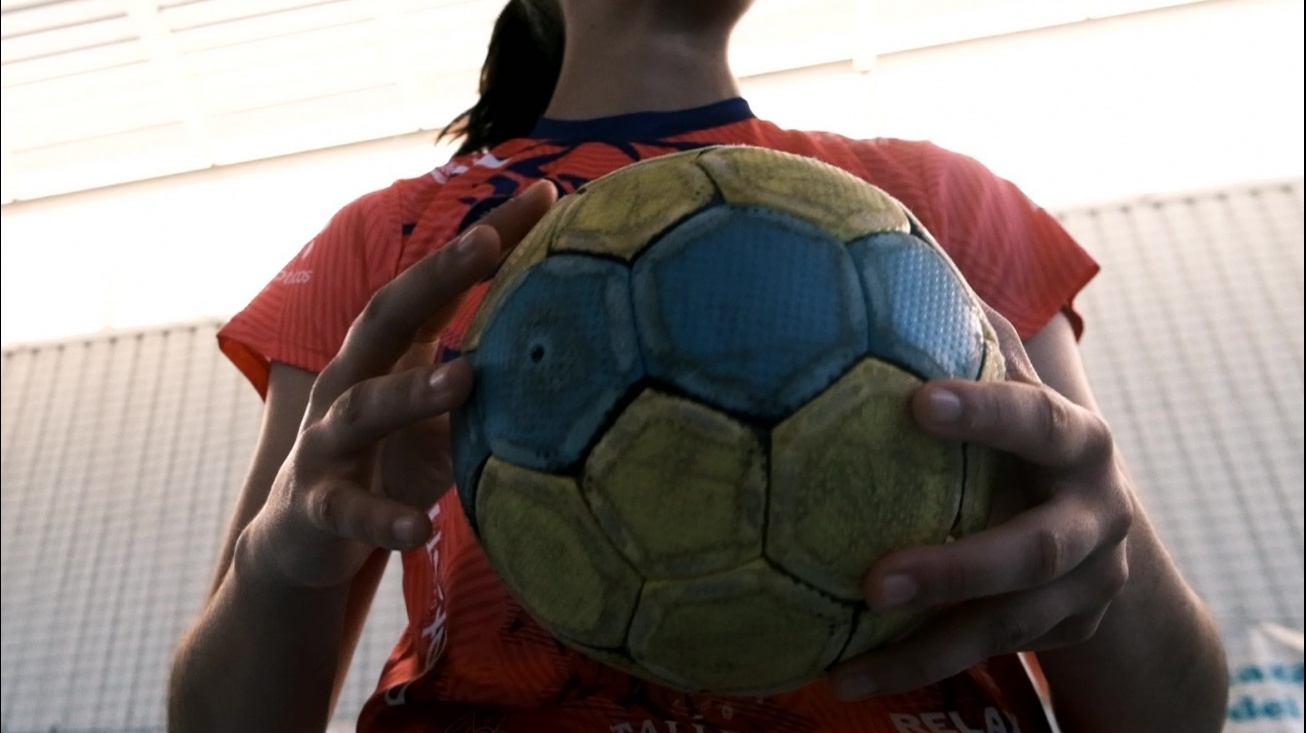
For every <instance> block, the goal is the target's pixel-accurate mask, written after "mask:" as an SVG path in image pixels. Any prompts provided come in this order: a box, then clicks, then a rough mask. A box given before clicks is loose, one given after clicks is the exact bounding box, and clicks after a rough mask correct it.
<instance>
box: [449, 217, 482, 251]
mask: <svg viewBox="0 0 1306 733" xmlns="http://www.w3.org/2000/svg"><path fill="white" fill-rule="evenodd" d="M480 228H481V225H480V224H478V225H476V226H474V227H472V228H471V229H468V230H467V231H465V232H463V235H462V236H461V237H459V238H458V242H457V243H456V244H454V249H455V250H457V252H458V254H460V255H462V256H464V257H466V256H467V255H469V254H471V253H472V252H474V251H475V250H476V240H477V238H479V237H480V235H479V234H477V233H476V230H477V229H480Z"/></svg>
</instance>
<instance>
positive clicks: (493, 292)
mask: <svg viewBox="0 0 1306 733" xmlns="http://www.w3.org/2000/svg"><path fill="white" fill-rule="evenodd" d="M575 205H576V197H575V195H571V196H564V197H562V198H561V199H559V200H558V203H556V204H554V206H553V208H552V209H549V213H547V214H545V215H544V218H543V219H540V221H539V222H537V223H536V224H535V227H534V228H532V229H531V231H530V233H529V234H527V235H526V237H525V239H523V240H522V241H521V242H520V243H519V244H518V245H517V246H516V248H514V249H513V251H512V253H511V254H509V255H508V259H506V260H504V262H503V264H502V265H500V266H499V271H498V272H497V273H495V275H494V280H493V281H492V282H491V284H490V287H489V290H487V291H486V293H485V297H484V298H483V299H482V300H481V301H480V305H479V306H477V309H476V315H475V316H474V317H473V318H472V323H471V325H470V326H469V327H468V328H467V334H466V335H464V336H463V342H462V346H461V348H462V351H463V352H464V353H466V352H469V351H475V350H476V348H477V347H478V346H479V345H480V342H481V332H483V331H484V330H485V326H486V324H487V323H488V322H489V320H490V316H491V315H492V314H493V313H494V312H495V311H496V310H497V309H498V307H499V304H500V303H501V302H503V299H504V298H505V297H506V296H507V295H508V294H509V293H511V292H512V291H513V290H515V289H516V287H517V283H518V281H519V280H521V278H522V277H523V276H525V274H526V271H527V270H529V269H530V268H531V267H532V266H534V265H535V264H536V263H538V262H539V261H541V260H543V259H544V258H545V257H546V256H547V255H548V253H549V244H550V243H551V242H552V241H553V238H554V236H555V235H556V234H557V232H558V230H559V229H560V228H562V227H564V226H566V224H567V221H568V220H569V219H570V218H571V214H570V212H571V209H572V207H574V206H575ZM468 297H469V299H470V298H473V297H475V292H473V293H472V294H471V295H469V296H468Z"/></svg>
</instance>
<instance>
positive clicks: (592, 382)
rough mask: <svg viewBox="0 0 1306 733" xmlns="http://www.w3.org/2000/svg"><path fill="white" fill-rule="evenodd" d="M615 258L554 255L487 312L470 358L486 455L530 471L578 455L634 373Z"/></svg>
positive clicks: (624, 282) (636, 365) (628, 318)
mask: <svg viewBox="0 0 1306 733" xmlns="http://www.w3.org/2000/svg"><path fill="white" fill-rule="evenodd" d="M628 282H629V272H628V271H627V269H626V267H625V266H624V265H622V264H621V263H617V262H611V261H608V260H602V259H599V258H596V257H582V256H578V255H554V256H551V257H548V258H546V259H545V260H544V261H543V262H540V263H539V264H537V265H536V266H535V267H533V268H531V269H530V270H529V271H528V272H527V273H526V274H525V275H524V276H523V277H522V278H521V280H520V281H519V282H518V284H517V287H516V288H515V289H514V290H513V292H511V293H509V294H508V295H507V296H506V297H505V298H504V300H503V302H502V304H500V306H499V309H498V311H497V312H496V313H494V314H493V315H492V316H491V320H490V323H489V324H488V326H487V328H486V330H485V332H484V333H483V334H482V335H481V344H480V348H479V349H477V352H476V357H475V360H474V363H475V366H476V388H475V389H476V394H475V395H474V399H475V400H477V401H479V402H480V403H481V405H480V411H481V412H480V414H481V415H482V416H483V418H484V422H483V424H484V429H485V437H486V440H487V441H488V443H489V446H490V450H491V451H492V452H493V453H494V455H496V456H499V457H500V458H503V459H505V460H507V461H510V462H512V463H516V464H518V465H521V466H526V467H528V468H533V469H536V470H538V471H559V470H562V469H564V468H566V467H568V466H571V465H574V464H576V463H578V462H579V461H580V459H581V457H582V456H583V455H584V453H585V450H586V448H588V446H589V444H590V443H591V442H592V440H593V439H594V436H595V433H597V432H598V430H599V427H600V426H601V425H602V424H603V423H604V421H605V420H606V419H607V417H608V415H609V414H610V413H611V411H612V410H613V409H614V407H615V405H616V403H617V401H618V400H619V399H620V398H621V396H622V395H623V394H624V393H625V392H626V391H627V390H628V389H629V388H630V387H631V386H632V385H633V384H634V383H635V382H636V381H637V380H638V379H639V378H640V377H641V375H642V368H641V365H640V362H639V349H638V346H637V345H636V343H635V331H634V325H633V317H632V315H631V309H630V294H629V291H628V287H629V286H628Z"/></svg>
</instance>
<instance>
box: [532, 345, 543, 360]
mask: <svg viewBox="0 0 1306 733" xmlns="http://www.w3.org/2000/svg"><path fill="white" fill-rule="evenodd" d="M543 359H544V347H543V346H540V345H539V344H536V345H535V346H532V347H531V363H533V364H539V363H540V362H541V361H543Z"/></svg>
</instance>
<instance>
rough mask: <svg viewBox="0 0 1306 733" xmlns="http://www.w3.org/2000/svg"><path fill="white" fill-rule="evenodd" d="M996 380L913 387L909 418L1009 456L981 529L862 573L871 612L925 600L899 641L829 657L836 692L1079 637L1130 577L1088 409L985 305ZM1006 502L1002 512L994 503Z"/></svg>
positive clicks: (911, 685) (898, 688) (1126, 520)
mask: <svg viewBox="0 0 1306 733" xmlns="http://www.w3.org/2000/svg"><path fill="white" fill-rule="evenodd" d="M987 314H988V316H989V320H990V321H991V322H992V323H993V327H994V328H995V329H996V330H997V332H998V337H999V341H1000V343H1001V345H1002V352H1003V356H1004V357H1005V359H1006V366H1007V380H1006V381H1003V382H989V383H980V382H970V381H962V380H938V381H932V382H929V383H927V384H926V385H925V386H923V387H922V388H921V389H919V390H918V391H917V392H916V395H915V396H914V398H913V402H912V410H913V412H914V414H915V417H916V420H917V422H918V423H919V424H920V425H921V426H922V427H923V428H924V429H925V430H926V431H927V432H930V433H932V434H934V435H937V436H939V437H941V438H945V439H950V440H957V441H970V442H975V443H980V444H983V445H987V446H990V447H992V448H995V449H998V450H1000V451H1004V452H1006V453H1009V454H1011V455H1013V456H1015V457H1016V458H1017V459H1018V460H1019V462H1020V464H1021V465H1020V470H1018V471H1016V472H1014V473H1013V474H1011V476H1012V479H1013V481H1012V483H1011V484H1010V485H1003V486H996V487H995V489H994V491H995V493H994V507H995V516H994V518H993V521H991V522H990V526H989V528H988V529H986V530H984V531H982V532H979V533H976V534H973V535H971V536H969V537H965V538H962V539H960V540H957V541H956V542H952V543H950V544H947V545H940V546H934V547H918V548H911V549H907V550H902V551H899V552H895V553H893V554H891V555H888V556H886V557H884V558H883V559H881V560H880V561H879V562H877V563H876V564H875V565H874V566H873V567H872V568H871V569H870V571H869V572H868V573H867V575H866V579H865V586H864V588H865V598H866V602H867V603H868V604H869V605H870V607H871V608H872V609H873V610H876V611H887V610H890V609H920V610H925V609H932V610H935V614H934V615H933V616H931V618H930V619H929V620H928V621H927V622H926V623H924V624H923V625H922V626H921V627H920V628H919V629H918V630H916V631H915V632H914V633H912V634H911V635H909V636H908V637H906V638H905V639H903V640H901V641H899V642H897V643H894V644H891V645H889V646H887V647H884V648H882V649H879V650H876V651H874V652H871V653H868V654H866V655H864V656H862V657H859V658H857V659H854V660H851V661H849V662H847V663H845V664H843V665H840V666H839V667H837V668H836V669H835V670H834V671H833V673H832V676H831V680H830V682H831V685H832V687H833V690H834V692H835V694H836V695H837V696H839V697H841V698H844V699H857V698H862V697H867V696H869V695H878V694H890V693H895V692H904V691H907V690H912V689H916V688H918V687H923V686H925V685H928V684H930V683H933V682H937V681H939V680H942V679H945V678H947V677H950V676H952V675H955V674H957V673H959V672H961V671H963V670H965V669H967V668H969V667H971V666H973V665H975V664H977V663H979V662H982V661H984V660H985V659H988V658H989V657H993V656H997V655H1001V654H1007V653H1011V652H1017V651H1037V650H1045V649H1051V648H1057V647H1064V646H1069V645H1073V644H1078V643H1081V642H1084V641H1086V640H1088V639H1089V638H1090V637H1091V636H1092V635H1093V633H1094V632H1095V631H1096V630H1097V627H1098V624H1099V622H1100V621H1101V620H1102V617H1103V616H1104V615H1105V614H1106V611H1107V608H1108V606H1109V605H1110V603H1111V601H1112V599H1113V598H1115V596H1116V595H1117V594H1118V593H1119V592H1120V591H1121V590H1122V589H1123V588H1124V586H1125V583H1126V581H1127V579H1128V577H1129V567H1128V562H1127V560H1126V555H1125V538H1126V536H1127V534H1128V532H1129V528H1130V525H1131V523H1132V521H1133V503H1132V491H1131V489H1130V487H1129V485H1128V480H1127V478H1126V476H1125V473H1124V471H1123V470H1122V469H1121V468H1120V466H1119V465H1118V463H1117V460H1116V457H1115V443H1114V441H1113V439H1112V436H1111V432H1110V430H1109V429H1108V428H1107V426H1106V424H1105V423H1104V422H1103V421H1102V419H1101V418H1100V417H1098V416H1097V414H1096V413H1094V412H1092V411H1091V410H1088V409H1086V408H1084V407H1081V406H1079V405H1077V404H1075V403H1073V402H1071V401H1070V400H1069V399H1067V398H1065V397H1063V396H1062V395H1061V394H1059V393H1057V392H1056V391H1054V390H1053V389H1051V388H1050V387H1048V386H1046V385H1044V384H1043V383H1042V381H1041V380H1040V379H1039V378H1038V375H1037V374H1036V373H1035V371H1034V368H1033V366H1032V365H1031V364H1030V361H1029V357H1028V355H1027V354H1026V353H1025V349H1024V347H1023V345H1022V344H1021V341H1020V338H1019V337H1018V336H1017V334H1016V331H1015V329H1014V328H1013V327H1012V326H1011V324H1010V323H1008V322H1007V321H1006V319H1004V318H1003V317H1002V316H1000V315H998V314H997V313H996V312H994V311H992V310H991V309H990V310H987ZM1004 505H1005V506H1014V507H1016V509H1015V511H1014V513H1012V514H1011V515H1010V516H1009V517H1007V518H1002V517H999V516H998V511H997V510H998V508H999V507H1001V506H1004Z"/></svg>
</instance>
